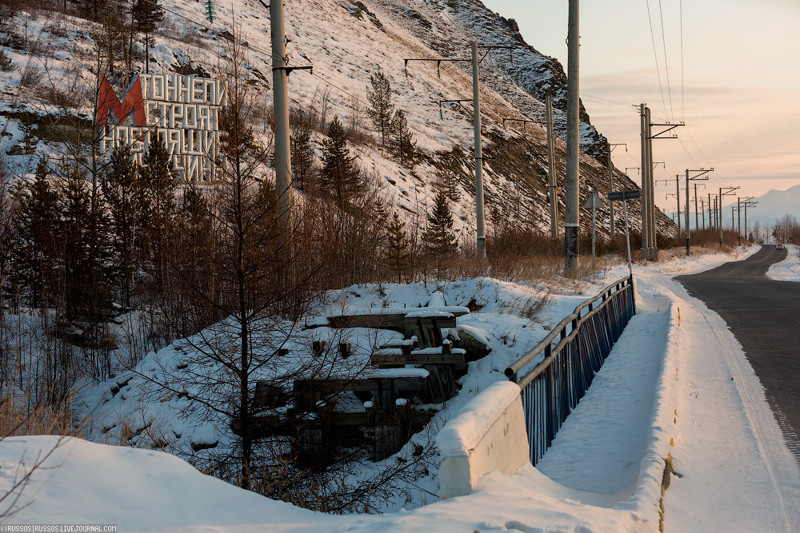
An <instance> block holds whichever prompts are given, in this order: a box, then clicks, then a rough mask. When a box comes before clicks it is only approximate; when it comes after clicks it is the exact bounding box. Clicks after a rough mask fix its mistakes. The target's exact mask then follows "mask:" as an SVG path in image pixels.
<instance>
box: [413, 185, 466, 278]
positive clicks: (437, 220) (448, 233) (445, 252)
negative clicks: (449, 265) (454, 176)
mask: <svg viewBox="0 0 800 533" xmlns="http://www.w3.org/2000/svg"><path fill="white" fill-rule="evenodd" d="M422 238H423V240H424V241H425V243H426V245H427V247H428V251H429V252H430V253H431V254H433V256H434V257H435V258H436V273H437V274H436V275H437V277H441V269H442V262H443V261H444V260H446V259H447V258H448V257H450V256H451V255H453V253H455V251H456V249H457V247H458V244H457V242H456V235H455V233H453V214H452V213H451V212H450V206H449V205H448V204H447V196H445V195H444V193H443V192H441V191H440V192H438V193H437V194H436V200H435V203H434V207H433V212H432V213H431V214H430V215H428V227H427V228H425V232H424V233H423V235H422Z"/></svg>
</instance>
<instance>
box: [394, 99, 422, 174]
mask: <svg viewBox="0 0 800 533" xmlns="http://www.w3.org/2000/svg"><path fill="white" fill-rule="evenodd" d="M391 140H392V152H394V155H395V157H397V158H398V159H399V160H400V164H401V165H405V166H407V167H409V168H413V167H414V165H415V164H416V159H417V145H416V143H415V142H414V136H413V135H412V133H411V131H410V130H409V129H408V121H406V114H405V113H404V112H403V110H402V109H398V110H397V111H396V112H395V113H394V116H393V117H392V139H391Z"/></svg>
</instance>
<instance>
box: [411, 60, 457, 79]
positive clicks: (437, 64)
mask: <svg viewBox="0 0 800 533" xmlns="http://www.w3.org/2000/svg"><path fill="white" fill-rule="evenodd" d="M411 61H422V62H427V63H436V75H437V76H439V77H440V78H441V77H442V73H441V71H440V70H439V69H440V67H441V66H442V63H458V62H468V61H469V62H471V61H472V59H471V58H470V59H461V58H452V59H451V58H446V57H407V58H403V72H405V73H406V76H408V64H409V63H410V62H411Z"/></svg>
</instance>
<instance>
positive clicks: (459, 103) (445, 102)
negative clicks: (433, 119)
mask: <svg viewBox="0 0 800 533" xmlns="http://www.w3.org/2000/svg"><path fill="white" fill-rule="evenodd" d="M438 102H439V116H440V117H441V114H442V104H456V105H458V106H460V107H461V108H462V109H463V110H464V111H466V112H467V113H469V110H468V109H467V108H466V107H464V106H463V105H462V104H463V103H464V102H472V99H471V98H461V99H457V100H438Z"/></svg>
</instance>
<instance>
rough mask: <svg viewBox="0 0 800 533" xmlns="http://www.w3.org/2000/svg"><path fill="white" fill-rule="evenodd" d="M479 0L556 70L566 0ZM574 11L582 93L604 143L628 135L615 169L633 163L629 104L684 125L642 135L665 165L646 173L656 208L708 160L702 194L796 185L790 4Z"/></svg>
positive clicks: (794, 17)
mask: <svg viewBox="0 0 800 533" xmlns="http://www.w3.org/2000/svg"><path fill="white" fill-rule="evenodd" d="M483 1H484V3H485V4H486V6H487V7H489V8H490V9H492V10H494V11H496V12H498V13H500V14H501V15H503V16H505V17H506V18H514V19H516V21H517V23H518V24H519V28H520V32H521V33H522V36H523V37H524V38H525V40H526V41H527V42H528V43H529V44H530V45H531V46H533V47H534V48H536V49H537V50H538V51H540V52H541V53H543V54H546V55H550V56H553V57H556V58H557V59H558V60H559V61H561V63H562V64H563V66H564V69H565V70H566V68H567V44H566V36H567V15H568V3H567V1H565V0H560V1H558V2H554V1H553V0H483ZM648 9H649V16H648ZM580 10H581V11H580V33H581V57H580V68H581V75H580V91H581V99H582V100H583V103H584V105H585V106H586V109H587V111H588V113H589V116H590V117H591V121H592V123H593V124H594V125H595V126H596V127H597V129H598V130H599V131H600V132H601V133H603V134H604V135H606V136H607V137H608V139H609V141H610V142H611V143H627V145H628V147H627V153H626V152H625V147H622V146H620V147H617V148H615V150H614V153H613V158H614V163H615V165H616V166H617V167H619V168H621V169H625V168H626V167H638V166H639V161H640V159H641V141H640V135H639V116H638V105H639V104H641V103H646V104H648V106H649V107H650V109H651V111H652V116H653V122H656V123H667V122H670V123H678V122H681V121H684V122H685V124H686V125H685V126H683V127H679V128H676V129H675V130H673V131H675V132H676V133H677V135H678V139H677V140H657V141H653V161H656V162H659V161H663V162H664V165H661V164H657V165H656V169H655V171H654V177H655V179H656V180H658V181H657V186H656V203H657V204H658V205H659V207H661V208H662V209H665V210H668V211H674V210H675V198H674V196H667V195H668V194H674V193H675V176H676V175H679V174H680V175H681V176H682V177H683V176H685V170H686V169H687V168H689V169H700V168H712V167H713V168H714V172H712V173H710V174H709V176H710V179H709V180H708V181H707V182H703V181H697V182H696V183H698V195H699V196H705V197H706V198H707V193H708V192H712V193H716V192H718V189H719V187H732V186H739V187H740V189H739V190H738V191H736V192H737V193H739V194H740V195H741V196H742V197H745V196H761V195H762V194H764V193H766V192H767V191H769V190H770V189H776V190H785V189H788V188H789V187H791V186H793V185H797V184H800V102H798V96H800V31H798V28H800V2H799V1H798V0H759V1H758V2H756V1H754V0H687V1H685V2H684V1H683V0H602V1H601V0H594V1H584V2H582V3H581V6H580ZM649 21H650V22H652V25H651V23H650V22H649ZM651 26H652V33H651ZM662 28H663V31H662ZM656 64H657V65H658V66H657V67H656ZM634 106H636V107H634ZM655 131H658V128H654V132H655ZM637 172H638V171H637V170H634V169H633V168H631V170H630V173H629V175H630V176H631V178H632V179H634V180H635V181H636V180H638V179H641V178H640V176H639V175H638V174H637ZM665 180H670V181H669V182H666V181H665ZM703 185H705V187H703ZM684 186H685V181H684V180H683V179H682V185H681V192H680V194H681V205H682V206H683V205H684V203H685V197H684ZM692 191H693V187H692ZM692 194H693V193H692ZM729 198H731V199H732V200H734V202H735V199H736V198H735V197H734V196H732V197H729ZM725 203H728V201H726V202H725ZM692 209H693V207H692Z"/></svg>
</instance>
